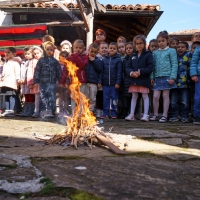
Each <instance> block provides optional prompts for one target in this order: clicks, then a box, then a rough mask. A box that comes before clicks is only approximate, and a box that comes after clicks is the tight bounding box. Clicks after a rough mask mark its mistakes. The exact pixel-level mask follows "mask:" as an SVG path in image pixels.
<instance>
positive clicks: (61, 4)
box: [54, 0, 80, 21]
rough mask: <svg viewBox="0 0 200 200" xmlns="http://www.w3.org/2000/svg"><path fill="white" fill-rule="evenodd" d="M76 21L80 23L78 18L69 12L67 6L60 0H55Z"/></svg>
mask: <svg viewBox="0 0 200 200" xmlns="http://www.w3.org/2000/svg"><path fill="white" fill-rule="evenodd" d="M54 1H55V2H56V3H57V4H58V5H59V6H60V7H61V8H62V9H63V10H64V11H65V12H66V13H67V14H68V15H69V16H70V17H71V18H72V19H73V20H74V21H80V20H79V19H78V17H76V16H75V15H74V14H73V12H72V11H71V10H69V9H68V8H67V7H66V6H64V5H63V3H62V2H60V1H59V0H54Z"/></svg>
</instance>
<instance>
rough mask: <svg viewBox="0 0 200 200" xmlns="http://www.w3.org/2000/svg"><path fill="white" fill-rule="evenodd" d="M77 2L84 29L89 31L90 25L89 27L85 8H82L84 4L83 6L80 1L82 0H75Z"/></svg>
mask: <svg viewBox="0 0 200 200" xmlns="http://www.w3.org/2000/svg"><path fill="white" fill-rule="evenodd" d="M77 4H78V7H79V10H80V13H81V16H82V18H83V21H84V23H85V26H86V31H87V32H89V31H90V27H89V23H88V19H87V16H86V14H85V10H84V6H83V3H82V0H77Z"/></svg>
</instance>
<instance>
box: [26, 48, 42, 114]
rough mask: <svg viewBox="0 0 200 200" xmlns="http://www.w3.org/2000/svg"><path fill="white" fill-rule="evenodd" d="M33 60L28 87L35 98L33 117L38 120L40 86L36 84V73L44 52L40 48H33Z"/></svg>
mask: <svg viewBox="0 0 200 200" xmlns="http://www.w3.org/2000/svg"><path fill="white" fill-rule="evenodd" d="M31 49H32V54H33V59H32V60H30V62H29V66H28V70H27V85H28V87H29V89H30V94H34V96H35V110H34V113H33V115H32V117H33V118H38V117H39V116H40V88H39V84H34V80H33V77H34V73H35V68H36V64H37V62H38V60H39V59H40V58H41V57H42V56H43V50H42V49H41V48H40V47H38V46H33V47H32V48H31Z"/></svg>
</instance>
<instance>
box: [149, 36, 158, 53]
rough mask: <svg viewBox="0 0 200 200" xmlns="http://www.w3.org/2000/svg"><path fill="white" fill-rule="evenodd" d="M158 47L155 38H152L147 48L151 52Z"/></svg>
mask: <svg viewBox="0 0 200 200" xmlns="http://www.w3.org/2000/svg"><path fill="white" fill-rule="evenodd" d="M157 49H158V42H157V40H156V39H152V40H150V42H149V46H148V50H149V51H151V52H153V51H155V50H157Z"/></svg>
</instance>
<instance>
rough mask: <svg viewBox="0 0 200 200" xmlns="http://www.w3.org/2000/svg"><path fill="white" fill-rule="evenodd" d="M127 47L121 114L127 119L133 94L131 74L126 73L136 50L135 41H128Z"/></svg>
mask: <svg viewBox="0 0 200 200" xmlns="http://www.w3.org/2000/svg"><path fill="white" fill-rule="evenodd" d="M125 48H126V56H125V58H124V60H123V81H122V97H123V112H122V115H121V116H120V118H121V119H125V117H126V116H127V115H128V114H129V111H130V102H131V95H130V93H128V88H129V79H130V75H128V74H126V67H127V63H128V60H129V58H130V56H131V54H132V53H133V52H134V50H135V48H134V46H133V42H127V43H126V45H125Z"/></svg>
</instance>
